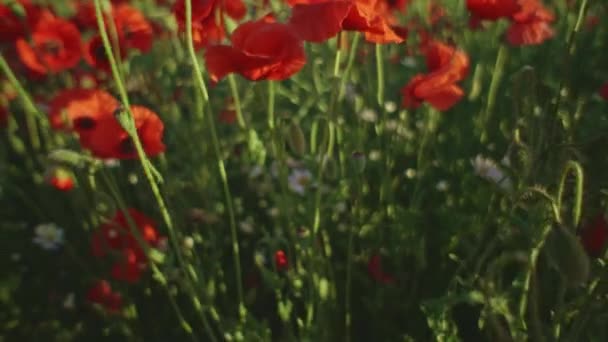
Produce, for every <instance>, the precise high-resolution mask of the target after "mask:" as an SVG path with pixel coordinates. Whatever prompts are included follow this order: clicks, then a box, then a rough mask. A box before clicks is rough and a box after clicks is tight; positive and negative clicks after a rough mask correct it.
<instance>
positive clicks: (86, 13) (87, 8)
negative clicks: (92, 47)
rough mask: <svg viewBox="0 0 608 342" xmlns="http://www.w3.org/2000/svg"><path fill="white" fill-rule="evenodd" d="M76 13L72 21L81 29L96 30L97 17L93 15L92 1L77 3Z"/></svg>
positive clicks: (93, 5) (93, 6)
mask: <svg viewBox="0 0 608 342" xmlns="http://www.w3.org/2000/svg"><path fill="white" fill-rule="evenodd" d="M74 5H75V6H76V8H75V11H76V13H75V14H74V16H73V17H72V21H73V22H74V23H75V24H76V25H77V26H78V27H80V28H82V29H95V30H96V29H97V17H96V15H95V4H94V3H93V2H92V1H77V2H76V3H75V4H74Z"/></svg>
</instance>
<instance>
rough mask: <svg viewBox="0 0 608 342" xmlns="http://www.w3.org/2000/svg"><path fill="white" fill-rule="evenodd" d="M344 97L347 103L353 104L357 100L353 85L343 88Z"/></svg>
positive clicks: (349, 84) (348, 84)
mask: <svg viewBox="0 0 608 342" xmlns="http://www.w3.org/2000/svg"><path fill="white" fill-rule="evenodd" d="M344 96H345V97H346V100H347V101H349V102H355V100H356V98H357V90H356V89H355V85H354V84H352V83H347V84H346V87H345V88H344Z"/></svg>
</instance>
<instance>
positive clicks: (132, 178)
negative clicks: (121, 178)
mask: <svg viewBox="0 0 608 342" xmlns="http://www.w3.org/2000/svg"><path fill="white" fill-rule="evenodd" d="M128 180H129V183H130V184H133V185H135V184H137V182H138V181H139V179H138V178H137V175H136V174H134V173H131V174H129V177H128Z"/></svg>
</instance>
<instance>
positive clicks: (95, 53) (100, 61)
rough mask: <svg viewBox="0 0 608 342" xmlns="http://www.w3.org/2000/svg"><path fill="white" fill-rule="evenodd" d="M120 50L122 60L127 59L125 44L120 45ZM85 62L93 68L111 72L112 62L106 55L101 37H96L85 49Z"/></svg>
mask: <svg viewBox="0 0 608 342" xmlns="http://www.w3.org/2000/svg"><path fill="white" fill-rule="evenodd" d="M119 46H120V47H121V48H119V50H120V60H123V59H125V58H126V57H127V51H126V49H125V48H124V43H122V42H121V43H119ZM84 60H85V61H86V62H87V63H88V64H89V65H90V66H92V67H94V68H96V69H99V70H103V71H110V69H111V68H110V60H109V59H108V55H107V54H106V50H105V48H104V46H103V41H102V40H101V36H99V35H95V36H93V38H91V39H90V40H89V41H88V43H87V44H86V46H85V47H84Z"/></svg>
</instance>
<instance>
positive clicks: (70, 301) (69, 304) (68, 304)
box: [63, 292, 76, 310]
mask: <svg viewBox="0 0 608 342" xmlns="http://www.w3.org/2000/svg"><path fill="white" fill-rule="evenodd" d="M75 307H76V305H75V300H74V293H73V292H70V293H69V294H68V295H67V296H66V297H65V299H64V300H63V308H64V309H67V310H72V309H74V308H75Z"/></svg>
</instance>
